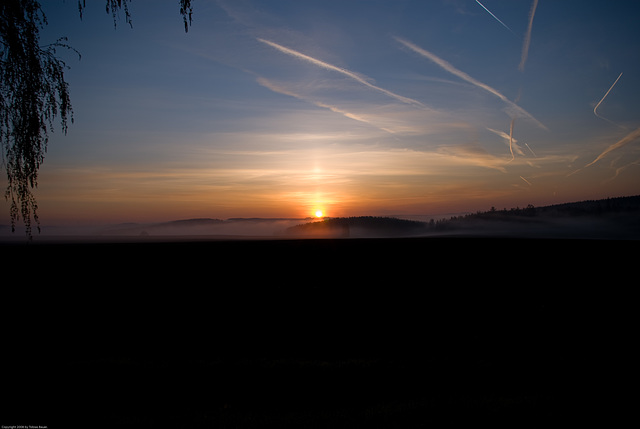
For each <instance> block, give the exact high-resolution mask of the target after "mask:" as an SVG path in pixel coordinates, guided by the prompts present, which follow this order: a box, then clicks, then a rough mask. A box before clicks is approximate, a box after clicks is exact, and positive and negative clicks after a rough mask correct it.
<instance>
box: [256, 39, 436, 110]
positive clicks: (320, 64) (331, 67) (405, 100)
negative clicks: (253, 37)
mask: <svg viewBox="0 0 640 429" xmlns="http://www.w3.org/2000/svg"><path fill="white" fill-rule="evenodd" d="M257 40H258V41H259V42H262V43H264V44H267V45H269V46H271V47H272V48H275V49H277V50H278V51H280V52H283V53H285V54H287V55H291V56H292V57H295V58H298V59H301V60H303V61H306V62H309V63H311V64H314V65H316V66H318V67H321V68H323V69H327V70H332V71H335V72H338V73H341V74H343V75H345V76H348V77H350V78H351V79H354V80H356V81H357V82H360V83H361V84H363V85H365V86H367V87H369V88H371V89H375V90H376V91H379V92H381V93H383V94H386V95H388V96H389V97H392V98H395V99H396V100H398V101H401V102H403V103H406V104H411V105H414V106H419V107H425V105H424V104H422V103H420V102H419V101H417V100H414V99H412V98H408V97H403V96H402V95H398V94H395V93H393V92H391V91H387V90H386V89H384V88H380V87H378V86H375V85H373V84H372V83H370V82H367V81H366V80H365V79H363V78H362V77H361V76H359V75H357V74H356V73H354V72H352V71H350V70H347V69H343V68H341V67H337V66H334V65H333V64H329V63H325V62H324V61H321V60H319V59H317V58H313V57H310V56H308V55H305V54H303V53H301V52H298V51H295V50H293V49H290V48H287V47H285V46H282V45H279V44H277V43H274V42H270V41H269V40H265V39H260V38H258V39H257Z"/></svg>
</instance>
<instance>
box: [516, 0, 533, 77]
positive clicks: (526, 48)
mask: <svg viewBox="0 0 640 429" xmlns="http://www.w3.org/2000/svg"><path fill="white" fill-rule="evenodd" d="M537 7H538V0H533V3H532V4H531V9H530V10H529V25H528V26H527V32H526V33H525V35H524V40H523V42H522V56H521V57H520V65H518V70H520V71H524V65H525V63H526V62H527V57H528V56H529V45H531V29H532V28H533V17H534V15H535V14H536V8H537Z"/></svg>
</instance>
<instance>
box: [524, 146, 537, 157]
mask: <svg viewBox="0 0 640 429" xmlns="http://www.w3.org/2000/svg"><path fill="white" fill-rule="evenodd" d="M524 145H525V146H526V147H527V149H529V151H530V152H531V153H532V154H533V156H535V157H536V158H537V157H538V155H536V153H535V152H534V151H533V149H531V148H530V147H529V144H527V143H525V144H524Z"/></svg>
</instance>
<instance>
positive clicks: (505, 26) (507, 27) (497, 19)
mask: <svg viewBox="0 0 640 429" xmlns="http://www.w3.org/2000/svg"><path fill="white" fill-rule="evenodd" d="M476 3H478V4H479V5H480V6H482V8H483V9H484V10H486V11H487V12H489V15H491V16H493V18H494V19H495V20H496V21H498V22H499V23H500V24H502V26H503V27H504V28H506V29H507V30H509V31H511V32H512V33H513V30H511V29H510V28H509V26H507V24H505V23H504V22H502V21H500V18H498V17H497V16H495V15H494V14H493V12H491V11H490V10H489V9H487V8H486V7H485V5H483V4H482V3H480V2H479V1H478V0H476ZM513 34H515V33H513Z"/></svg>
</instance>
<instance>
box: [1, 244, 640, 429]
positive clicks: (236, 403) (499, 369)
mask: <svg viewBox="0 0 640 429" xmlns="http://www.w3.org/2000/svg"><path fill="white" fill-rule="evenodd" d="M0 252H2V261H3V268H4V278H5V281H4V282H3V287H2V299H1V302H2V393H3V406H2V412H1V413H0V414H1V417H0V418H1V419H2V421H1V422H0V423H2V424H3V425H38V424H40V425H47V426H48V427H49V428H66V427H136V428H141V427H161V426H170V427H185V428H196V427H215V428H221V427H230V428H233V427H241V428H245V427H280V428H282V427H291V428H294V427H295V428H298V427H314V428H315V427H330V428H333V427H350V428H354V427H380V428H390V427H469V426H471V425H473V426H478V425H480V426H486V427H509V428H513V427H560V426H562V427H567V426H577V425H579V424H581V423H582V422H584V421H588V422H591V423H593V422H594V421H596V420H599V421H600V422H602V423H603V424H606V425H607V426H609V427H611V426H616V423H615V420H616V419H617V418H620V417H621V416H622V413H623V412H624V411H625V410H626V409H628V408H629V407H630V406H631V404H633V403H635V401H636V400H637V393H635V391H634V392H631V393H628V392H627V391H626V390H624V389H623V387H624V386H625V385H626V384H629V383H630V382H631V380H632V378H631V377H632V374H631V372H630V365H629V364H630V363H631V362H634V361H635V356H636V355H635V354H634V352H633V350H634V348H635V347H634V346H635V342H636V340H637V330H636V328H635V327H636V326H637V322H638V320H637V309H636V308H635V305H636V302H637V301H636V300H635V299H634V298H633V296H634V293H633V292H634V289H637V269H636V266H635V263H636V260H637V255H638V242H637V241H603V240H535V239H507V238H504V239H497V238H496V239H490V238H470V237H466V238H465V237H448V238H445V237H440V238H407V239H345V240H329V239H327V240H283V241H278V240H244V241H240V240H238V241H224V240H218V241H194V240H191V241H172V242H159V241H156V242H140V243H133V242H132V243H116V242H113V243H106V242H105V243H88V242H83V243H64V242H43V243H32V244H25V243H13V244H6V243H5V244H0ZM636 390H637V389H636Z"/></svg>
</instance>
